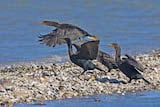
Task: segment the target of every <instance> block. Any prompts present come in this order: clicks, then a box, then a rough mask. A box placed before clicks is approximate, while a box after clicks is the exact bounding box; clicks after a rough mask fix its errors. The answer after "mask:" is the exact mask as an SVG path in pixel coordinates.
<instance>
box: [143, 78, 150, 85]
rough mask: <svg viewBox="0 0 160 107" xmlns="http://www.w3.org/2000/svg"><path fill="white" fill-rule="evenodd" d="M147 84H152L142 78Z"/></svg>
mask: <svg viewBox="0 0 160 107" xmlns="http://www.w3.org/2000/svg"><path fill="white" fill-rule="evenodd" d="M142 79H143V80H144V81H145V82H146V83H147V84H151V83H150V82H149V81H148V80H146V79H144V78H142Z"/></svg>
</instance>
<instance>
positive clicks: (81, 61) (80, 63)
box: [64, 38, 105, 75]
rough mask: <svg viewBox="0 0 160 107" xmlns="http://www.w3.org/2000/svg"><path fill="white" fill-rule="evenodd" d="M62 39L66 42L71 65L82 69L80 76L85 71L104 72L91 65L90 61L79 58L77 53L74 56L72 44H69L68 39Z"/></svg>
mask: <svg viewBox="0 0 160 107" xmlns="http://www.w3.org/2000/svg"><path fill="white" fill-rule="evenodd" d="M64 39H65V40H66V42H67V46H68V54H69V57H70V60H71V61H72V63H74V64H76V65H78V66H80V67H82V68H83V70H84V71H83V72H82V73H81V75H82V74H84V73H85V71H87V70H93V69H98V70H100V71H103V72H105V71H104V70H102V69H100V68H99V67H97V66H96V65H95V64H93V63H92V61H91V60H86V59H82V58H81V57H79V54H77V53H75V54H74V53H73V50H72V43H71V40H70V38H64Z"/></svg>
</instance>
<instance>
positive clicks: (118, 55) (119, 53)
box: [115, 47, 121, 62]
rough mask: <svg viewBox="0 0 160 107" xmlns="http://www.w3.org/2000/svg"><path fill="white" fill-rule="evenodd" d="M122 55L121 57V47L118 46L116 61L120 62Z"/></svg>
mask: <svg viewBox="0 0 160 107" xmlns="http://www.w3.org/2000/svg"><path fill="white" fill-rule="evenodd" d="M120 57H121V48H120V47H118V48H116V55H115V61H116V62H119V61H120V60H121V59H120Z"/></svg>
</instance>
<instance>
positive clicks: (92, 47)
mask: <svg viewBox="0 0 160 107" xmlns="http://www.w3.org/2000/svg"><path fill="white" fill-rule="evenodd" d="M73 45H74V46H75V47H76V49H77V55H78V56H79V58H81V59H86V60H94V59H96V58H97V54H98V50H99V40H92V41H84V42H83V41H82V42H80V43H79V42H78V43H74V44H73Z"/></svg>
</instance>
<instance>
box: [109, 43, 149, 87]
mask: <svg viewBox="0 0 160 107" xmlns="http://www.w3.org/2000/svg"><path fill="white" fill-rule="evenodd" d="M110 46H111V47H113V48H115V50H116V55H115V62H116V64H117V66H118V68H119V69H120V71H122V72H123V73H124V74H125V75H126V76H127V77H128V78H129V82H131V80H133V79H135V80H137V79H143V80H144V81H145V82H146V83H148V84H150V82H149V81H147V80H146V79H144V77H143V76H142V75H141V73H139V72H138V71H137V69H136V66H135V65H134V64H131V61H130V62H129V60H130V58H125V59H122V60H121V58H120V56H121V48H120V46H119V45H118V44H116V43H112V44H110Z"/></svg>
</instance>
